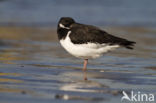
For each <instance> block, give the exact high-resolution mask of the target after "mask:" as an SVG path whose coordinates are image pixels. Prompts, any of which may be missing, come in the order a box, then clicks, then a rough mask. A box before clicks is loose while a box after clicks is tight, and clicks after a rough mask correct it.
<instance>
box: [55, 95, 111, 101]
mask: <svg viewBox="0 0 156 103" xmlns="http://www.w3.org/2000/svg"><path fill="white" fill-rule="evenodd" d="M55 98H56V99H63V100H85V101H96V102H98V101H106V100H108V99H105V98H104V97H101V98H100V97H97V98H96V97H83V96H74V95H68V94H64V95H63V94H60V95H59V94H57V95H56V96H55Z"/></svg>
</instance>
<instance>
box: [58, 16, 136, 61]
mask: <svg viewBox="0 0 156 103" xmlns="http://www.w3.org/2000/svg"><path fill="white" fill-rule="evenodd" d="M57 33H58V39H59V40H60V43H61V45H62V46H63V47H64V48H65V49H66V50H67V51H68V52H69V53H70V54H72V55H73V56H76V57H78V58H83V59H85V60H88V59H90V58H97V57H100V56H102V55H103V54H104V53H106V52H108V51H112V50H114V49H116V48H119V47H125V48H127V49H133V46H134V44H135V42H133V41H128V40H126V39H123V38H119V37H115V36H113V35H111V34H109V33H107V32H105V31H104V30H101V29H99V28H98V27H95V26H91V25H85V24H80V23H77V22H75V20H74V19H72V18H70V17H62V18H61V19H60V20H59V23H58V27H57Z"/></svg>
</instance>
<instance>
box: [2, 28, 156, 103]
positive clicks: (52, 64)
mask: <svg viewBox="0 0 156 103" xmlns="http://www.w3.org/2000/svg"><path fill="white" fill-rule="evenodd" d="M133 29H134V28H133ZM133 29H130V30H127V31H128V32H127V31H126V30H125V31H123V30H124V28H116V29H113V28H111V30H110V32H114V33H112V34H124V33H127V34H130V36H129V35H124V36H125V37H126V36H127V37H126V38H129V37H132V40H133V39H134V41H136V42H137V43H138V44H137V46H136V48H135V49H134V50H133V51H126V50H125V49H119V51H115V52H113V53H110V55H111V56H107V55H106V56H104V57H102V58H99V59H98V60H96V61H94V60H93V61H92V60H91V61H90V63H89V65H88V66H89V67H88V71H87V77H88V79H89V80H87V81H83V72H82V71H81V68H82V65H81V63H80V62H81V61H80V60H79V59H75V58H73V57H72V56H70V55H68V54H67V53H66V52H65V51H63V49H62V48H61V47H60V46H59V43H58V42H56V40H57V37H56V32H55V30H52V29H51V28H50V29H49V28H46V29H45V28H31V27H29V28H27V27H20V28H18V27H12V28H11V27H8V28H7V27H0V38H1V40H2V39H3V41H0V97H1V96H3V97H5V98H1V99H3V100H4V103H7V102H10V99H9V97H10V98H14V100H13V101H11V102H12V103H17V100H19V102H20V103H22V102H23V100H30V101H31V100H32V99H33V100H32V101H36V100H37V101H38V103H42V101H40V100H47V102H46V103H51V102H52V101H53V100H54V99H57V100H56V101H58V102H59V103H61V102H64V100H72V101H73V102H77V101H78V100H80V101H81V100H82V102H83V101H89V103H90V102H92V101H93V102H94V103H95V102H98V101H99V102H101V103H103V102H105V101H106V102H109V101H112V100H113V99H114V98H117V99H119V101H120V98H121V91H122V90H123V89H125V91H126V90H127V91H129V90H131V89H140V88H141V89H142V91H143V90H146V91H149V92H155V90H156V88H155V85H156V82H155V81H156V79H155V76H156V72H155V67H156V66H155V62H154V61H155V58H154V57H155V56H156V55H155V50H156V49H155V48H154V44H155V38H154V37H155V35H153V34H154V33H155V30H154V31H152V32H149V31H150V30H149V31H148V30H146V32H145V31H140V30H138V31H136V29H137V28H135V32H133V31H134V30H133ZM145 29H147V28H145ZM108 31H109V28H108ZM117 32H118V33H117ZM123 32H124V33H123ZM139 34H141V37H140V35H139ZM147 34H148V35H147ZM121 36H122V35H121ZM149 45H150V46H151V47H150V46H149ZM146 54H148V55H146ZM108 55H109V54H108ZM146 57H147V59H144V58H146ZM151 58H152V59H151ZM4 94H5V95H4ZM23 94H28V95H29V96H30V98H28V95H23ZM20 96H22V99H21V97H20ZM39 99H40V100H39ZM107 100H108V101H107ZM1 101H2V100H1ZM54 101H55V100H54ZM66 102H68V101H66ZM115 102H116V101H115ZM111 103H114V102H111Z"/></svg>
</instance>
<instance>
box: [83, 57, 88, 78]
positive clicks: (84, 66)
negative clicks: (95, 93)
mask: <svg viewBox="0 0 156 103" xmlns="http://www.w3.org/2000/svg"><path fill="white" fill-rule="evenodd" d="M87 63H88V59H84V65H83V72H84V80H87V73H86V71H87Z"/></svg>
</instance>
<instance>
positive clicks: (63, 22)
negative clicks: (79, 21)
mask: <svg viewBox="0 0 156 103" xmlns="http://www.w3.org/2000/svg"><path fill="white" fill-rule="evenodd" d="M73 23H75V21H74V19H72V18H71V17H62V18H61V19H60V20H59V23H58V27H60V28H64V29H70V26H71V25H72V24H73Z"/></svg>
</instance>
